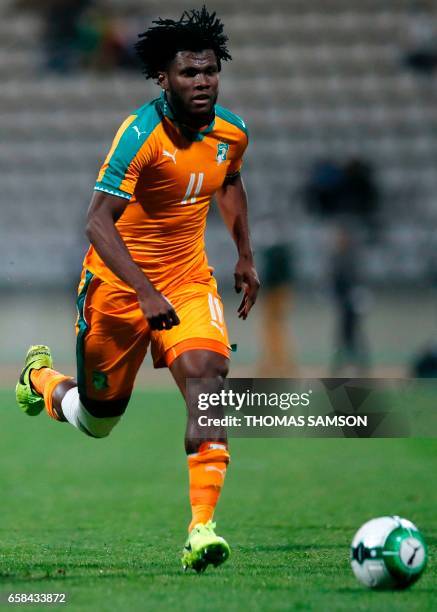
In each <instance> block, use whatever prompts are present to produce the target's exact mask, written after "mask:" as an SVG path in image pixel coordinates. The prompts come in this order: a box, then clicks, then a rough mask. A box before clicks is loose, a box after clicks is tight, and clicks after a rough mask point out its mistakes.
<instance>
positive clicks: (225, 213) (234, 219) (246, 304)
mask: <svg viewBox="0 0 437 612" xmlns="http://www.w3.org/2000/svg"><path fill="white" fill-rule="evenodd" d="M216 199H217V204H218V207H219V209H220V213H221V215H222V217H223V220H224V222H225V224H226V227H227V228H228V230H229V232H230V234H231V236H232V238H233V239H234V242H235V244H236V247H237V250H238V261H237V265H236V266H235V274H234V276H235V290H236V292H237V293H240V292H241V290H242V289H243V290H244V296H243V300H242V302H241V304H240V306H239V308H238V316H239V317H240V318H241V319H243V320H244V319H246V318H247V315H248V314H249V312H250V309H251V308H252V306H253V305H254V304H255V302H256V298H257V295H258V290H259V287H260V282H259V278H258V274H257V271H256V268H255V262H254V259H253V251H252V247H251V244H250V235H249V222H248V217H247V194H246V189H245V188H244V183H243V180H242V178H241V175H240V174H237V175H236V176H233V177H228V178H227V179H226V181H225V182H224V183H223V185H222V187H221V188H220V189H219V190H218V192H217V194H216Z"/></svg>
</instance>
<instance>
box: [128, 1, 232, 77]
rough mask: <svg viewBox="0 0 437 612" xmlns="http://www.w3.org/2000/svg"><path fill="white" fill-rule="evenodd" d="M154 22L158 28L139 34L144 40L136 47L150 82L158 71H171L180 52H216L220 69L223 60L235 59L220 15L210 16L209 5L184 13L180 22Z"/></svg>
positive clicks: (165, 20) (169, 20)
mask: <svg viewBox="0 0 437 612" xmlns="http://www.w3.org/2000/svg"><path fill="white" fill-rule="evenodd" d="M153 23H154V24H156V25H154V26H152V27H151V28H149V29H148V30H146V31H145V32H143V33H142V34H139V36H138V37H139V39H140V40H139V42H137V44H136V45H135V50H136V52H137V54H138V57H139V58H140V60H141V63H142V66H143V72H144V74H145V75H146V78H147V79H156V78H157V77H158V72H160V71H162V70H165V69H166V68H167V66H168V64H169V63H170V62H171V61H172V60H173V59H174V57H175V55H176V53H178V51H203V50H205V49H212V50H213V51H214V53H215V55H216V58H217V63H218V67H219V70H220V69H221V61H222V60H225V61H227V60H230V59H232V57H231V56H230V54H229V51H228V48H227V45H226V43H227V40H228V37H227V36H226V35H225V34H224V33H223V24H222V22H221V21H220V19H218V17H216V13H208V11H207V8H206V6H203V7H202V8H201V9H200V10H196V9H193V10H191V11H184V12H183V13H182V16H181V18H180V19H179V21H174V20H173V19H157V20H156V21H153Z"/></svg>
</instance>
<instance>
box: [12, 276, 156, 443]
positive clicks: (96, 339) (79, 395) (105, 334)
mask: <svg viewBox="0 0 437 612" xmlns="http://www.w3.org/2000/svg"><path fill="white" fill-rule="evenodd" d="M83 281H84V279H82V282H81V285H80V291H79V298H78V311H79V317H78V324H77V331H78V336H77V362H78V363H77V366H78V384H77V383H76V381H74V380H73V379H72V378H70V377H67V376H64V375H62V374H60V373H59V372H56V371H55V370H53V367H52V365H53V364H52V360H51V356H50V351H49V349H48V347H31V348H35V349H37V350H36V351H32V350H30V351H29V353H28V356H27V358H26V364H25V368H24V370H23V372H22V375H21V377H20V383H21V381H22V380H23V381H24V382H25V383H26V390H27V397H28V398H30V399H32V400H33V402H32V403H31V402H28V403H29V405H31V404H33V407H32V410H31V411H30V410H27V409H26V408H27V406H26V403H25V402H24V403H23V402H20V401H19V404H20V406H21V407H22V408H23V410H24V411H25V412H27V414H37V413H38V412H40V411H41V410H42V409H43V408H44V406H45V408H46V410H47V413H48V415H49V416H50V417H52V418H53V419H55V420H58V421H68V422H69V423H71V424H72V425H73V426H74V427H76V428H78V429H79V430H80V431H82V432H83V433H85V434H87V435H89V436H91V437H95V438H103V437H106V436H108V435H109V433H110V432H111V431H112V429H113V428H114V426H115V425H116V424H117V423H118V421H119V420H120V418H121V416H122V414H123V413H124V411H125V409H126V407H127V404H128V402H129V398H130V395H131V391H132V388H133V384H134V380H135V376H136V373H137V371H138V368H139V367H140V365H141V362H142V361H143V359H144V355H145V352H146V349H147V343H148V329H147V324H146V322H145V320H144V317H143V316H142V313H141V311H140V309H139V307H138V304H137V302H136V300H135V296H134V295H131V294H126V293H124V292H120V291H117V290H116V289H114V288H113V287H111V286H109V285H107V284H105V283H102V282H101V281H100V280H99V279H94V281H93V277H92V276H91V275H90V276H87V275H85V282H83ZM91 281H93V282H91ZM33 353H36V354H33ZM20 383H19V384H20ZM22 395H23V394H22ZM17 400H19V395H18V385H17ZM35 406H37V408H38V409H37V410H36V409H35Z"/></svg>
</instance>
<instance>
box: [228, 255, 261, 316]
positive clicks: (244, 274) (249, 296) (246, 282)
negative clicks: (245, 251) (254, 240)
mask: <svg viewBox="0 0 437 612" xmlns="http://www.w3.org/2000/svg"><path fill="white" fill-rule="evenodd" d="M234 278H235V291H236V292H237V293H240V292H241V290H243V291H244V296H243V299H242V301H241V304H240V306H239V307H238V317H239V318H240V319H243V320H245V319H247V315H248V314H249V311H250V309H251V308H252V306H253V305H254V304H255V302H256V297H257V295H258V290H259V287H260V282H259V278H258V274H257V271H256V268H255V264H254V262H253V259H252V258H246V257H240V259H239V260H238V262H237V265H236V266H235V274H234Z"/></svg>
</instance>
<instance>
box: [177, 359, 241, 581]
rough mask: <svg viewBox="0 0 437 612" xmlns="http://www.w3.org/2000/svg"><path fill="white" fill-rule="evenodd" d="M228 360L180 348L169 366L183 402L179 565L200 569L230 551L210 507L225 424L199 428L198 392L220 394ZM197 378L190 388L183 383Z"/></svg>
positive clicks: (224, 458)
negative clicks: (188, 513)
mask: <svg viewBox="0 0 437 612" xmlns="http://www.w3.org/2000/svg"><path fill="white" fill-rule="evenodd" d="M228 367H229V360H228V359H227V358H226V357H224V356H223V355H222V354H219V353H217V352H214V351H209V350H191V351H187V352H184V353H182V354H181V355H180V356H179V357H177V358H176V359H175V360H174V361H173V363H172V364H171V366H170V370H171V373H172V375H173V377H174V379H175V381H176V383H177V385H178V387H179V389H180V390H181V392H182V394H183V396H184V398H185V403H186V406H187V427H186V431H185V449H186V452H187V455H188V471H189V480H190V503H191V510H192V519H191V522H190V525H189V528H188V530H189V537H188V540H187V543H186V545H185V549H184V553H183V557H182V563H183V565H184V568H188V567H190V568H192V569H194V570H196V571H198V572H201V571H204V570H205V569H206V567H207V566H208V564H213V565H219V564H220V563H223V562H224V561H225V560H226V559H227V558H228V556H229V553H230V549H229V546H228V544H227V543H226V541H225V540H224V539H223V538H222V537H220V536H217V535H216V534H215V532H214V528H215V524H214V523H212V519H213V516H214V510H215V507H216V505H217V502H218V499H219V497H220V493H221V490H222V487H223V483H224V479H225V474H226V469H227V466H228V463H229V451H228V443H227V434H226V429H225V428H224V427H223V426H220V425H219V426H217V425H214V424H211V425H207V426H206V427H200V426H199V424H198V418H199V410H198V406H197V397H198V393H219V392H220V390H221V389H222V388H223V382H224V379H225V377H226V375H227V373H228ZM188 379H196V382H195V392H194V393H193V392H190V391H193V389H191V390H190V385H187V380H188ZM212 410H213V411H212V412H210V411H208V416H209V417H211V418H217V417H222V416H223V409H222V407H221V406H219V407H216V408H213V409H212Z"/></svg>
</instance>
